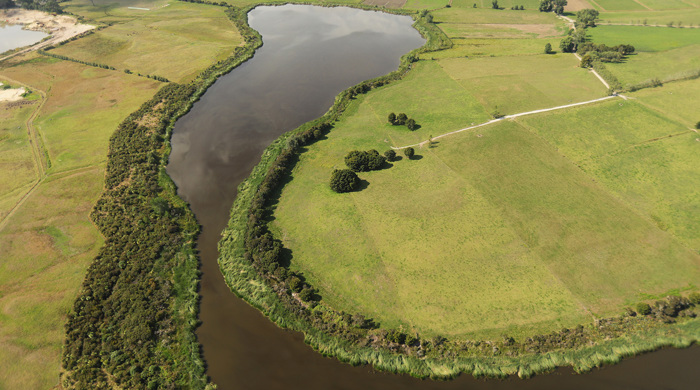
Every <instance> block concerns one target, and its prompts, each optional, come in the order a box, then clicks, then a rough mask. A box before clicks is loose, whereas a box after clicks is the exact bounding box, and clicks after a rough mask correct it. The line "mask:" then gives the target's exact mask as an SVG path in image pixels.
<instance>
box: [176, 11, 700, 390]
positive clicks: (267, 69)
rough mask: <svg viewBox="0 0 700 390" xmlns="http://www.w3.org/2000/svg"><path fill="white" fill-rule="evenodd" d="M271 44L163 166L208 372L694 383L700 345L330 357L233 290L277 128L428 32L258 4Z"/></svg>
mask: <svg viewBox="0 0 700 390" xmlns="http://www.w3.org/2000/svg"><path fill="white" fill-rule="evenodd" d="M249 22H250V25H251V26H252V27H253V28H254V29H256V30H258V31H259V32H260V33H261V34H262V36H263V41H264V45H263V47H262V48H260V49H259V50H258V51H257V52H256V54H255V56H254V57H253V58H252V59H251V60H249V61H248V62H246V63H245V64H243V65H241V66H240V67H238V68H236V69H234V70H233V71H232V72H231V73H229V74H228V75H226V76H224V77H221V78H220V79H219V80H218V81H217V82H216V83H215V84H214V85H213V86H212V87H211V88H210V89H209V90H208V91H207V92H206V94H204V96H202V98H201V99H200V101H199V102H197V103H196V104H195V106H194V107H193V108H192V110H191V111H190V112H189V113H188V114H187V115H185V116H183V117H182V118H180V120H178V122H177V123H176V125H175V129H174V133H173V137H172V153H171V156H170V162H169V165H168V168H167V170H168V173H169V174H170V176H171V177H172V178H173V180H174V181H175V183H176V184H177V185H178V194H179V195H180V196H181V197H182V198H184V199H185V200H186V201H188V202H189V203H190V206H191V208H192V210H193V211H194V213H195V215H196V216H197V219H198V220H199V222H200V224H201V225H202V227H203V228H202V234H201V235H200V237H199V239H198V248H199V251H200V256H201V262H202V266H201V269H202V273H203V274H202V281H201V291H200V294H201V295H202V302H201V312H200V319H201V321H202V325H201V327H199V329H198V331H197V336H198V338H199V341H200V343H201V345H202V348H203V353H204V358H205V360H206V362H207V364H208V374H209V375H210V377H211V378H212V380H213V381H214V382H215V383H216V384H217V385H218V386H219V389H221V390H228V389H261V390H262V389H264V390H275V389H319V390H321V389H323V390H326V389H387V390H389V389H593V388H595V389H621V388H634V389H659V388H674V389H685V388H695V386H696V385H697V383H698V382H699V381H700V370H697V363H696V362H698V361H700V348H698V347H694V348H689V349H686V350H663V351H659V352H655V353H652V354H647V355H644V356H641V357H637V358H634V359H628V360H625V361H623V362H622V363H621V364H619V365H616V366H613V367H608V368H605V369H601V370H596V371H595V372H592V373H588V374H585V375H571V370H568V369H560V370H558V371H557V372H555V373H553V374H550V375H543V376H538V377H535V378H533V379H530V380H526V381H523V380H520V379H517V378H513V379H509V380H505V381H501V380H488V381H483V380H476V379H474V378H471V377H469V376H461V377H459V378H457V379H456V380H454V381H448V382H435V381H421V380H417V379H414V378H411V377H408V376H405V375H393V374H387V373H381V372H375V371H374V370H372V369H371V368H369V367H352V366H350V365H347V364H343V363H340V362H338V361H337V360H335V359H331V358H324V357H323V356H321V355H320V354H318V353H316V352H314V351H313V350H312V349H311V348H310V347H309V346H307V345H306V344H304V342H303V336H302V335H301V334H299V333H296V332H291V331H287V330H283V329H280V328H278V327H277V326H276V325H275V324H273V323H272V322H270V321H269V320H268V319H267V318H265V317H264V316H263V315H262V314H261V313H260V312H259V311H257V310H256V309H254V308H252V307H250V306H248V305H247V304H246V303H245V302H243V301H242V300H240V299H239V298H237V297H236V296H235V295H234V294H233V293H231V292H230V291H229V289H228V287H227V286H226V284H225V283H224V279H223V277H222V275H221V273H220V271H219V268H218V265H217V262H216V259H217V256H218V252H217V242H218V241H219V238H220V233H221V231H222V230H223V228H224V227H225V226H226V223H227V221H228V216H229V209H230V207H231V205H232V204H233V200H234V198H235V196H236V188H237V186H238V185H239V184H240V183H241V181H242V180H244V179H245V178H246V177H247V176H248V175H249V173H250V171H251V170H252V168H253V167H254V166H255V165H256V164H257V163H258V162H259V161H260V155H261V153H262V151H263V150H264V148H265V147H266V146H267V145H269V144H270V143H271V142H272V141H273V140H274V139H276V138H277V137H278V136H279V135H280V134H282V133H284V132H286V131H289V130H292V129H294V128H295V127H297V126H298V125H300V124H302V123H304V122H307V121H309V120H311V119H314V118H317V117H319V116H321V115H322V114H323V113H324V112H325V111H327V110H328V108H329V107H330V106H331V105H332V103H333V99H334V97H335V95H337V94H338V93H339V92H340V91H342V90H343V89H345V88H347V87H350V86H352V85H355V84H357V83H359V82H360V81H362V80H366V79H369V78H373V77H376V76H380V75H383V74H386V73H389V72H391V71H393V70H395V69H397V68H398V65H399V58H400V57H401V55H403V54H405V53H407V52H408V51H410V50H411V49H414V48H417V47H419V46H421V45H422V44H423V43H424V40H423V38H421V37H420V35H419V34H418V33H417V32H416V30H414V29H413V28H412V27H411V23H412V20H411V19H410V18H409V17H406V16H396V15H390V14H385V13H380V12H373V11H362V10H356V9H351V8H345V7H335V8H323V7H314V6H302V5H285V6H279V7H258V8H255V9H254V10H253V11H251V12H250V14H249Z"/></svg>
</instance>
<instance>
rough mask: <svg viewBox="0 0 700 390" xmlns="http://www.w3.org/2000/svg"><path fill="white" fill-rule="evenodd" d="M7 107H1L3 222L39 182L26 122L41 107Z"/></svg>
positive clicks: (0, 206)
mask: <svg viewBox="0 0 700 390" xmlns="http://www.w3.org/2000/svg"><path fill="white" fill-rule="evenodd" d="M5 104H7V103H5ZM5 104H0V167H1V168H0V189H2V190H0V220H2V219H3V218H4V217H5V216H6V215H7V213H8V212H9V211H10V209H12V207H14V205H15V204H16V203H17V202H18V201H19V200H20V199H21V198H22V196H23V195H24V194H25V193H26V192H27V191H28V190H29V188H30V187H31V186H32V184H34V182H36V180H37V174H36V168H35V165H34V158H33V157H32V149H31V145H30V143H29V138H28V135H27V127H26V121H27V119H29V117H30V115H31V114H32V112H34V110H36V108H37V106H38V104H39V103H38V102H35V103H34V104H33V105H29V106H21V107H15V108H6V107H4V105H5Z"/></svg>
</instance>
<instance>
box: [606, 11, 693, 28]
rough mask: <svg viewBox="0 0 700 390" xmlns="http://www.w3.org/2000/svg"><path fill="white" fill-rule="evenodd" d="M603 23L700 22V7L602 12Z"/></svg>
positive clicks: (659, 23)
mask: <svg viewBox="0 0 700 390" xmlns="http://www.w3.org/2000/svg"><path fill="white" fill-rule="evenodd" d="M600 21H601V23H622V24H644V22H645V21H646V23H647V24H648V25H659V26H666V25H667V24H668V23H669V22H673V23H674V25H677V24H678V22H682V24H683V25H684V26H689V25H691V24H692V25H694V26H698V24H700V8H694V9H692V8H691V9H683V10H679V9H674V10H662V11H653V12H652V11H646V10H645V11H643V12H639V11H635V12H626V11H621V12H601V14H600Z"/></svg>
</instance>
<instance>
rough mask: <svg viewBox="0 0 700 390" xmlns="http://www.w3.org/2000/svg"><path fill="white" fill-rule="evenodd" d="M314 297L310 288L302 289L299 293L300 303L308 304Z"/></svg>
mask: <svg viewBox="0 0 700 390" xmlns="http://www.w3.org/2000/svg"><path fill="white" fill-rule="evenodd" d="M313 297H314V290H313V289H312V288H308V287H304V289H303V290H301V292H300V293H299V298H301V300H302V301H305V302H308V301H310V300H312V299H313Z"/></svg>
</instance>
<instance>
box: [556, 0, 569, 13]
mask: <svg viewBox="0 0 700 390" xmlns="http://www.w3.org/2000/svg"><path fill="white" fill-rule="evenodd" d="M566 4H567V1H566V0H554V13H555V14H557V15H561V14H563V13H564V7H565V6H566Z"/></svg>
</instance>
